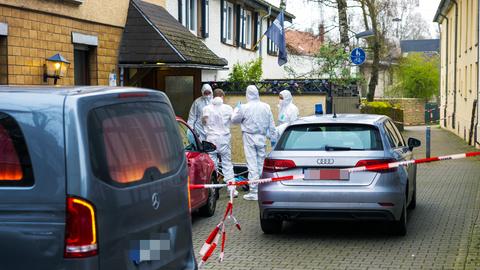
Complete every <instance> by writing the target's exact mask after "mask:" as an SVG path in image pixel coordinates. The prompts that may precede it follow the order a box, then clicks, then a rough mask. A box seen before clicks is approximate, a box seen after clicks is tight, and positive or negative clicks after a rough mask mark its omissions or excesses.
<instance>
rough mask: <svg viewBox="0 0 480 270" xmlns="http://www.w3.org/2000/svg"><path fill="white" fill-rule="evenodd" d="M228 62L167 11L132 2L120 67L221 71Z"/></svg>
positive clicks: (138, 1)
mask: <svg viewBox="0 0 480 270" xmlns="http://www.w3.org/2000/svg"><path fill="white" fill-rule="evenodd" d="M227 64H228V62H227V60H225V59H223V58H220V57H218V56H217V55H216V54H215V53H213V52H212V51H211V50H210V49H209V48H208V47H207V46H206V45H205V44H204V43H203V42H202V41H201V40H200V39H199V38H198V37H197V36H195V35H194V34H192V33H191V32H190V31H189V30H188V29H187V28H185V27H184V26H183V25H182V24H181V23H179V22H178V21H177V20H176V19H175V18H174V17H173V16H172V15H170V13H168V11H167V10H165V8H163V7H161V6H157V5H154V4H150V3H146V2H143V1H140V0H133V1H130V6H129V9H128V17H127V23H126V26H125V30H124V33H123V37H122V43H121V46H120V55H119V65H120V66H121V67H147V66H149V67H152V66H155V65H158V66H177V67H183V66H184V67H198V68H202V69H222V68H223V67H224V66H226V65H227Z"/></svg>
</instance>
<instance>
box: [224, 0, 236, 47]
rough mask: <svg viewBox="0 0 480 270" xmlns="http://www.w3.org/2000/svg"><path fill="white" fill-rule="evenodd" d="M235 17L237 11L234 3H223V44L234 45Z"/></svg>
mask: <svg viewBox="0 0 480 270" xmlns="http://www.w3.org/2000/svg"><path fill="white" fill-rule="evenodd" d="M234 17H235V9H234V5H233V3H230V2H228V1H223V14H222V18H223V20H222V42H224V43H227V44H230V45H234V43H233V41H234V39H235V38H234V37H235V36H234V27H233V26H234V21H235V20H234Z"/></svg>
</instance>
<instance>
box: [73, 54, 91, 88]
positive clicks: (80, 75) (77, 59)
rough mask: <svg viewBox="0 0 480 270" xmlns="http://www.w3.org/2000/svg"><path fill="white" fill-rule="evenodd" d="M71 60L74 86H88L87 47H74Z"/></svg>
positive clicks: (88, 58) (88, 56)
mask: <svg viewBox="0 0 480 270" xmlns="http://www.w3.org/2000/svg"><path fill="white" fill-rule="evenodd" d="M73 58H74V60H73V61H74V79H75V85H90V50H89V48H88V46H81V45H75V48H74V50H73Z"/></svg>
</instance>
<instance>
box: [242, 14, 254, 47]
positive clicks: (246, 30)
mask: <svg viewBox="0 0 480 270" xmlns="http://www.w3.org/2000/svg"><path fill="white" fill-rule="evenodd" d="M252 39H253V16H252V12H251V11H249V10H244V12H243V45H244V47H245V48H248V49H251V48H252V45H253V44H252Z"/></svg>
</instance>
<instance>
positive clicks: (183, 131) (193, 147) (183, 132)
mask: <svg viewBox="0 0 480 270" xmlns="http://www.w3.org/2000/svg"><path fill="white" fill-rule="evenodd" d="M178 128H179V130H180V136H181V137H182V143H183V148H184V149H185V151H198V145H197V140H196V139H195V135H193V132H192V131H191V130H190V128H188V127H187V126H186V125H185V124H183V123H180V122H178Z"/></svg>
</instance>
